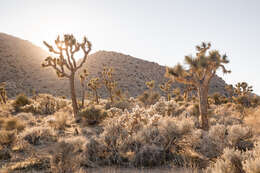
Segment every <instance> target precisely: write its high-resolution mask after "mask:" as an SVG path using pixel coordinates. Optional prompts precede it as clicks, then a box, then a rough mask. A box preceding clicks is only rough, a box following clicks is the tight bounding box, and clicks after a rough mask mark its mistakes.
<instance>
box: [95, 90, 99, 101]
mask: <svg viewBox="0 0 260 173" xmlns="http://www.w3.org/2000/svg"><path fill="white" fill-rule="evenodd" d="M95 97H96V102H97V104H99V101H98V93H97V90H95Z"/></svg>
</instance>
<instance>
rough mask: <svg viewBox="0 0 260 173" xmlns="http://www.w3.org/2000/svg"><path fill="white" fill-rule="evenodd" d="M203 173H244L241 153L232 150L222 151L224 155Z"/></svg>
mask: <svg viewBox="0 0 260 173" xmlns="http://www.w3.org/2000/svg"><path fill="white" fill-rule="evenodd" d="M205 173H245V171H244V170H243V166H242V157H241V153H240V152H239V151H235V150H234V149H228V148H226V149H224V154H223V155H222V156H221V157H220V158H218V159H217V161H216V163H214V164H213V165H211V166H210V167H208V168H207V169H206V170H205Z"/></svg>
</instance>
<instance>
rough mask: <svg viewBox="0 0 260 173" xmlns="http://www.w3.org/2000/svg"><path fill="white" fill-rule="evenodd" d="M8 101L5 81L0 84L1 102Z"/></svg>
mask: <svg viewBox="0 0 260 173" xmlns="http://www.w3.org/2000/svg"><path fill="white" fill-rule="evenodd" d="M6 102H7V95H6V90H5V83H1V84H0V103H4V104H6Z"/></svg>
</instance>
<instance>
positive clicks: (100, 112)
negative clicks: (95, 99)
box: [79, 105, 107, 125]
mask: <svg viewBox="0 0 260 173" xmlns="http://www.w3.org/2000/svg"><path fill="white" fill-rule="evenodd" d="M79 116H80V117H81V118H82V119H83V121H84V122H86V123H87V124H88V125H95V124H99V123H100V122H101V121H102V120H103V119H105V118H106V117H107V112H106V111H105V110H104V109H103V108H102V107H100V106H94V105H91V106H88V107H86V108H85V109H83V110H82V111H81V112H80V113H79Z"/></svg>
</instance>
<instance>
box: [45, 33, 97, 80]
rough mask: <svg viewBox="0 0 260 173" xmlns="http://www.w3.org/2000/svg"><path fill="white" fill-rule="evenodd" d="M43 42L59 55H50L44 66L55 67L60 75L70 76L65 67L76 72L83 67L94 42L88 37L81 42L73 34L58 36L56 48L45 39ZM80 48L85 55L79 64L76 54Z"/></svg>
mask: <svg viewBox="0 0 260 173" xmlns="http://www.w3.org/2000/svg"><path fill="white" fill-rule="evenodd" d="M43 43H44V45H45V46H46V47H47V48H48V49H49V52H51V53H53V54H54V55H57V57H52V56H48V57H47V58H46V59H45V60H44V62H43V63H42V67H49V66H51V67H53V68H54V69H55V70H56V73H57V75H58V77H70V75H69V74H67V71H66V70H65V68H67V69H68V70H69V71H71V72H75V71H77V70H78V69H79V68H81V67H82V66H83V64H84V63H85V61H86V59H87V55H88V54H89V52H90V51H91V48H92V44H91V42H90V41H88V39H87V37H84V38H83V41H82V42H81V43H79V42H78V41H77V40H76V39H75V37H74V36H73V35H72V34H65V35H64V37H63V39H62V40H61V39H60V36H58V37H57V39H56V40H55V45H56V48H54V47H53V46H51V45H50V44H48V43H47V42H46V41H43ZM80 50H82V51H83V52H84V57H83V58H82V61H81V62H80V63H79V64H77V62H76V60H75V57H74V54H75V53H76V52H78V51H80Z"/></svg>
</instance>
